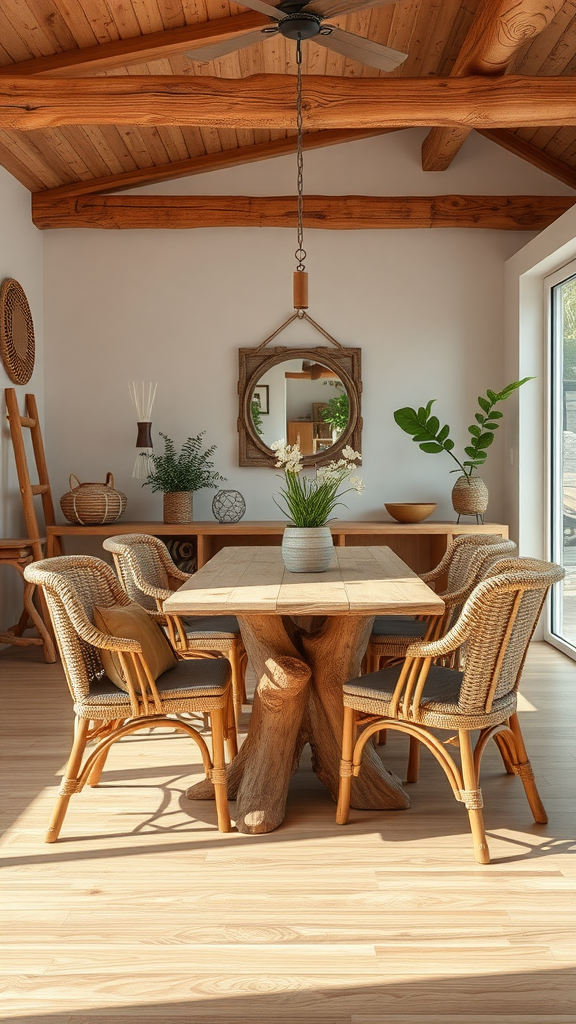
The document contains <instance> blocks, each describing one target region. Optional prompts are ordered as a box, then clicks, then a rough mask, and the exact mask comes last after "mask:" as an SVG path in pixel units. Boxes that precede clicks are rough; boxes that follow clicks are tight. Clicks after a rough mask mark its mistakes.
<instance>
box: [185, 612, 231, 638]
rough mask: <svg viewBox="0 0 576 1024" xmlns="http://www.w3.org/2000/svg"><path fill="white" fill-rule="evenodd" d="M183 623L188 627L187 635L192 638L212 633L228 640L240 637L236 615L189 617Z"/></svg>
mask: <svg viewBox="0 0 576 1024" xmlns="http://www.w3.org/2000/svg"><path fill="white" fill-rule="evenodd" d="M182 621H183V623H184V625H185V627H186V635H187V636H190V637H193V636H196V634H197V633H202V634H205V633H210V634H214V635H215V636H218V637H225V638H227V639H228V638H229V639H233V638H234V637H235V636H239V635H240V626H239V625H238V619H237V618H236V617H235V616H234V615H198V616H195V615H194V616H191V615H188V616H186V618H184V619H182Z"/></svg>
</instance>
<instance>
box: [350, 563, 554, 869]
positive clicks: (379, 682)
mask: <svg viewBox="0 0 576 1024" xmlns="http://www.w3.org/2000/svg"><path fill="white" fill-rule="evenodd" d="M507 566H508V567H507V569H506V571H505V572H498V573H497V574H496V575H493V576H492V577H489V578H487V579H485V580H484V581H483V582H482V583H479V584H478V586H477V587H476V588H475V590H474V591H473V593H472V595H471V596H470V598H469V599H468V600H467V602H466V604H465V605H464V608H463V610H462V614H461V615H460V618H459V619H458V621H457V623H456V624H455V625H454V626H453V627H452V629H451V630H450V631H449V632H448V633H447V634H446V635H445V636H444V637H443V638H442V639H440V640H436V641H432V642H426V641H420V642H417V643H413V644H412V645H411V646H410V647H409V648H408V652H407V656H406V658H405V660H404V662H403V663H402V664H401V665H396V666H391V667H389V668H385V669H382V670H381V671H379V672H375V673H373V674H371V675H366V676H361V677H359V678H358V679H353V680H351V681H350V682H349V683H347V684H345V686H344V732H343V741H342V760H341V764H340V787H339V796H338V809H337V812H336V820H337V822H338V823H339V824H345V823H346V821H347V820H348V812H349V807H350V791H351V781H352V778H353V777H354V776H357V775H359V773H360V771H361V767H362V764H361V762H362V752H363V749H364V747H365V745H366V743H367V742H368V741H369V740H370V737H371V736H373V735H374V733H376V732H378V731H379V730H380V729H383V728H386V729H393V730H399V731H400V732H404V733H408V735H409V736H410V737H414V738H415V739H416V740H418V741H419V742H420V743H423V744H424V745H425V746H426V747H427V748H428V750H430V751H431V753H432V754H433V755H434V757H435V758H436V760H437V761H438V763H439V764H440V766H441V767H442V769H443V770H444V772H445V774H446V776H447V778H448V781H449V783H450V785H451V787H452V790H453V793H454V796H455V797H456V799H457V800H459V801H461V802H462V803H464V805H465V806H466V808H467V809H468V814H469V817H470V826H471V830H472V836H473V841H474V852H475V856H476V860H477V861H478V862H479V863H480V864H487V863H488V862H489V860H490V856H489V851H488V845H487V842H486V836H485V832H484V822H483V816H482V805H483V801H482V792H481V790H480V765H481V760H482V755H483V752H484V750H485V748H486V744H487V743H488V742H489V740H491V739H494V740H495V741H496V743H497V745H498V747H499V749H500V751H501V753H502V755H503V758H504V763H505V765H506V768H507V770H508V771H510V772H512V773H513V774H515V775H519V776H520V779H521V780H522V783H523V785H524V789H525V791H526V796H527V798H528V802H529V804H530V808H531V810H532V813H533V815H534V819H535V820H536V821H537V822H541V823H545V822H546V821H547V820H548V819H547V817H546V812H545V810H544V807H543V806H542V802H541V800H540V797H539V794H538V790H537V788H536V784H535V782H534V774H533V772H532V768H531V766H530V762H529V760H528V755H527V753H526V748H525V745H524V740H523V737H522V732H521V729H520V724H519V721H518V717H517V715H516V694H517V690H518V685H519V682H520V676H521V673H522V668H523V666H524V660H525V657H526V652H527V649H528V644H529V642H530V639H531V637H532V634H533V632H534V628H535V626H536V622H537V621H538V617H539V614H540V611H541V609H542V605H543V603H544V599H545V597H546V594H547V593H548V590H549V588H550V587H551V586H552V584H553V583H556V582H557V581H558V580H561V579H562V578H563V576H564V570H563V569H562V568H561V567H560V566H558V565H554V564H553V563H551V562H540V561H538V560H536V559H514V560H511V561H510V562H508V563H507ZM498 568H502V566H499V567H498ZM463 644H466V645H467V649H466V662H465V667H464V669H463V671H459V670H456V669H451V668H447V667H445V666H444V665H439V664H435V663H434V660H435V659H438V658H445V657H446V656H449V655H451V654H452V652H454V651H456V650H458V649H459V648H460V647H461V646H462V645H463ZM360 727H362V731H361V733H360V735H359V736H358V738H357V733H358V729H359V728H360ZM437 729H448V730H450V731H451V732H453V731H454V730H456V731H457V734H458V739H457V742H458V745H459V747H460V766H458V764H457V763H456V761H455V760H454V758H453V757H452V756H451V754H450V753H449V752H448V749H447V747H446V745H445V743H442V742H441V741H440V739H438V738H437V737H436V736H435V734H434V732H433V731H432V730H437ZM474 730H479V737H478V739H477V741H476V744H475V746H474V748H472V742H471V732H473V731H474Z"/></svg>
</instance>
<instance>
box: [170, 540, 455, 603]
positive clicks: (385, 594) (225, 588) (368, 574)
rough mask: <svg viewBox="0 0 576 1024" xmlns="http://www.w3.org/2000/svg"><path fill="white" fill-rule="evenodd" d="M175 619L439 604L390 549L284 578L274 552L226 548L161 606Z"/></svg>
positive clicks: (347, 554) (361, 552)
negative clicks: (185, 616)
mask: <svg viewBox="0 0 576 1024" xmlns="http://www.w3.org/2000/svg"><path fill="white" fill-rule="evenodd" d="M164 610H165V611H166V612H168V613H170V612H173V613H176V614H181V615H202V614H203V615H251V614H252V615H366V616H371V615H382V614H387V615H418V614H422V615H424V614H425V615H441V614H442V612H443V610H444V602H443V601H442V599H441V598H440V597H438V596H437V595H436V594H435V593H434V592H433V591H432V590H430V588H429V587H427V586H426V584H425V583H423V582H422V580H421V579H420V578H419V577H418V576H417V575H416V573H414V572H413V571H412V569H410V568H409V567H408V566H407V565H406V564H405V563H404V562H403V561H402V560H401V559H400V558H398V556H397V555H396V554H394V552H393V551H391V550H390V548H387V547H361V548H360V547H353V548H334V555H333V560H332V565H331V567H330V569H329V570H328V571H327V572H323V573H291V572H288V570H287V569H286V568H285V567H284V563H283V561H282V554H281V551H280V548H277V547H263V546H255V547H227V548H224V549H223V550H222V551H219V552H218V554H217V555H215V556H214V558H211V559H210V561H209V562H208V563H207V564H206V565H205V566H203V568H202V569H200V570H199V571H198V572H197V573H195V575H193V576H192V577H191V578H190V579H189V580H188V581H187V582H186V583H184V584H183V586H182V587H180V589H179V590H176V591H175V592H174V593H173V594H172V595H171V596H170V597H169V598H167V600H166V601H165V602H164Z"/></svg>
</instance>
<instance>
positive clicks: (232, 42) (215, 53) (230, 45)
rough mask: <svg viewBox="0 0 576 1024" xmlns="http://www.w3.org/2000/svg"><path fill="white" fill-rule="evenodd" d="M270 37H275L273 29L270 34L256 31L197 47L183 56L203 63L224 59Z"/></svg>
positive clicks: (259, 30)
mask: <svg viewBox="0 0 576 1024" xmlns="http://www.w3.org/2000/svg"><path fill="white" fill-rule="evenodd" d="M271 35H276V30H275V29H273V31H272V32H264V33H263V32H262V30H261V29H258V31H257V32H246V34H245V35H243V36H235V37H234V38H233V39H222V40H220V42H219V43H212V44H211V45H210V46H199V47H198V49H197V50H187V51H186V53H185V56H186V57H188V60H196V61H199V62H200V63H204V62H205V61H208V60H216V58H217V57H225V56H226V54H227V53H234V51H235V50H244V49H245V48H246V47H247V46H255V45H256V43H264V42H266V40H267V39H268V38H269V36H271Z"/></svg>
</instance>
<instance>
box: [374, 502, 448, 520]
mask: <svg viewBox="0 0 576 1024" xmlns="http://www.w3.org/2000/svg"><path fill="white" fill-rule="evenodd" d="M384 508H385V509H386V511H387V512H389V513H390V515H391V516H392V519H395V520H396V522H397V523H421V522H423V520H424V519H427V518H428V516H431V515H432V513H433V511H434V509H435V508H436V502H429V503H428V504H423V503H422V502H418V501H402V502H387V503H385V504H384Z"/></svg>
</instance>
